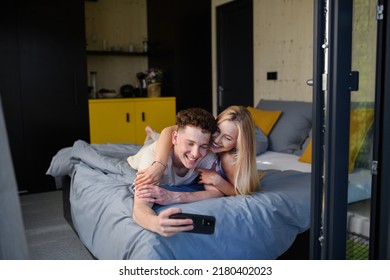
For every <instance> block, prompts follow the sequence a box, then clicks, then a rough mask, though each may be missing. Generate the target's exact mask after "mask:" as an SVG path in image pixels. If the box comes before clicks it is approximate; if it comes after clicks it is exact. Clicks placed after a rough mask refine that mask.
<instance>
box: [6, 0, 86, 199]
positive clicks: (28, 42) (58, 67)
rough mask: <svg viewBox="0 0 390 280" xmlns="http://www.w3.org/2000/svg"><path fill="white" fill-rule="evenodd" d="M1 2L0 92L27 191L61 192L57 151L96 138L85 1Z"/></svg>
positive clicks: (22, 184)
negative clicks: (51, 170)
mask: <svg viewBox="0 0 390 280" xmlns="http://www.w3.org/2000/svg"><path fill="white" fill-rule="evenodd" d="M1 7H2V11H3V13H2V17H0V38H2V39H1V40H2V43H1V44H0V61H2V65H4V67H0V94H1V98H2V103H3V108H4V116H5V120H6V126H7V133H8V137H9V143H10V148H11V155H12V160H13V165H14V169H15V174H16V179H17V183H18V187H19V191H20V192H41V191H50V190H55V181H54V179H53V177H51V176H48V175H46V171H47V169H48V167H49V165H50V162H51V159H52V158H53V156H54V155H55V154H56V153H57V152H58V151H59V150H60V149H61V148H64V147H68V146H72V145H73V142H74V141H76V140H78V139H83V140H85V141H89V124H88V93H87V75H86V72H87V71H86V55H85V23H84V2H83V1H79V0H69V1H49V0H37V1H22V0H16V1H5V2H4V1H3V2H2V4H1Z"/></svg>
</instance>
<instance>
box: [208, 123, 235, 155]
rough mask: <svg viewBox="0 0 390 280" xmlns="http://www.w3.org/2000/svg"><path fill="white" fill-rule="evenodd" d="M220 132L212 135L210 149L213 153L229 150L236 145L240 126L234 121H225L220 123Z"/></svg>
mask: <svg viewBox="0 0 390 280" xmlns="http://www.w3.org/2000/svg"><path fill="white" fill-rule="evenodd" d="M218 128H219V132H216V133H215V134H214V135H213V136H212V140H213V141H212V143H211V145H210V150H211V151H212V152H213V153H221V152H227V151H230V150H231V149H233V148H234V147H236V145H237V137H238V128H237V126H236V124H235V123H234V122H232V121H223V122H221V123H219V124H218Z"/></svg>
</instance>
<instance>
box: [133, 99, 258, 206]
mask: <svg viewBox="0 0 390 280" xmlns="http://www.w3.org/2000/svg"><path fill="white" fill-rule="evenodd" d="M217 123H218V128H219V132H217V133H216V134H214V135H213V137H212V138H213V139H212V142H211V143H210V150H211V152H213V153H217V154H218V155H219V161H218V162H216V163H215V168H214V169H210V170H207V169H198V171H199V173H200V176H199V179H200V180H199V183H200V184H204V185H206V186H207V185H211V186H214V187H216V188H217V189H218V190H219V191H220V192H221V193H223V194H224V195H227V196H233V195H237V194H241V195H247V194H251V193H252V192H254V191H256V190H257V189H258V187H259V177H258V172H257V169H256V154H255V142H254V128H253V127H254V125H253V120H252V117H251V114H250V112H249V111H248V110H247V109H246V108H245V107H243V106H230V107H229V108H227V109H225V110H224V111H223V112H222V113H220V114H219V115H218V117H217ZM176 129H177V128H176V126H171V127H168V128H165V129H163V131H162V132H161V135H160V137H159V138H158V142H157V148H156V149H157V150H156V154H157V155H156V161H155V164H153V165H152V166H150V167H148V168H146V169H144V170H140V171H138V173H137V178H136V180H135V185H136V187H137V188H139V190H140V191H139V197H140V198H145V199H147V198H150V197H152V196H153V194H151V193H150V192H148V191H145V192H142V186H143V185H148V184H157V183H158V181H159V179H160V178H161V176H162V174H163V173H164V170H165V166H166V162H167V159H168V151H169V150H170V147H171V146H172V140H171V135H172V132H173V131H175V130H176ZM146 132H147V135H148V137H147V139H155V137H156V135H155V134H154V132H153V130H152V129H151V128H149V127H148V128H146Z"/></svg>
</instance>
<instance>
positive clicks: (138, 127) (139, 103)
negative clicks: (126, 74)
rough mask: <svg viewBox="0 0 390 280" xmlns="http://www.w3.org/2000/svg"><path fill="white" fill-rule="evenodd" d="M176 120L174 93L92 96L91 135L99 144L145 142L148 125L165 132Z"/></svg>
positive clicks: (90, 104) (93, 140) (90, 110)
mask: <svg viewBox="0 0 390 280" xmlns="http://www.w3.org/2000/svg"><path fill="white" fill-rule="evenodd" d="M175 120H176V98H174V97H159V98H113V99H90V100H89V127H90V139H91V143H95V144H103V143H136V144H143V143H144V140H145V136H146V134H145V127H146V126H150V127H151V128H153V129H154V130H155V131H157V132H161V130H162V129H163V128H164V127H167V126H171V125H174V124H175Z"/></svg>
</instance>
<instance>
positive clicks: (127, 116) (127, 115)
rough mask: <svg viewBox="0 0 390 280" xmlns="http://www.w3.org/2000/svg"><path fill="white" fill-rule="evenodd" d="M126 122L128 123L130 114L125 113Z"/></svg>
mask: <svg viewBox="0 0 390 280" xmlns="http://www.w3.org/2000/svg"><path fill="white" fill-rule="evenodd" d="M126 122H130V114H129V113H126Z"/></svg>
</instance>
